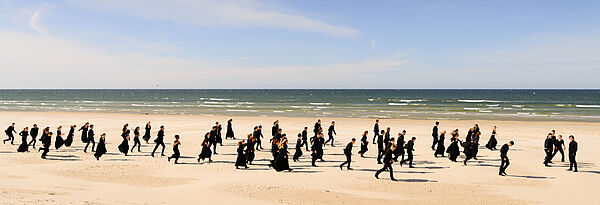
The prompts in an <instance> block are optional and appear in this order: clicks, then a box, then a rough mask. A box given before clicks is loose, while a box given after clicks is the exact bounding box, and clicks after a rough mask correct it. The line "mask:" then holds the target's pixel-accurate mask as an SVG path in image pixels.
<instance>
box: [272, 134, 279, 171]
mask: <svg viewBox="0 0 600 205" xmlns="http://www.w3.org/2000/svg"><path fill="white" fill-rule="evenodd" d="M278 143H279V140H278V139H276V138H273V139H271V156H273V160H271V166H273V165H275V159H277V153H278V152H279V144H278Z"/></svg>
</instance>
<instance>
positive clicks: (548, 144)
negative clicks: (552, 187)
mask: <svg viewBox="0 0 600 205" xmlns="http://www.w3.org/2000/svg"><path fill="white" fill-rule="evenodd" d="M553 150H554V141H553V140H552V133H548V136H547V137H546V140H545V141H544V152H546V158H545V159H544V166H547V167H549V166H550V165H548V163H550V160H551V159H552V151H553Z"/></svg>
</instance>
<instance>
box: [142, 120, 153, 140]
mask: <svg viewBox="0 0 600 205" xmlns="http://www.w3.org/2000/svg"><path fill="white" fill-rule="evenodd" d="M144 129H145V130H146V131H145V132H144V136H143V137H142V139H143V140H144V141H145V142H146V144H148V140H150V138H151V136H150V131H151V130H152V126H150V121H148V123H146V127H144Z"/></svg>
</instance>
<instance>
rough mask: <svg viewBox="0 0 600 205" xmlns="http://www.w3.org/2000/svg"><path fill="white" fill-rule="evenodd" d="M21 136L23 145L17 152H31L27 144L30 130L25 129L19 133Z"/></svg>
mask: <svg viewBox="0 0 600 205" xmlns="http://www.w3.org/2000/svg"><path fill="white" fill-rule="evenodd" d="M19 135H20V136H21V145H19V148H17V152H29V144H27V136H29V128H28V127H25V128H23V131H21V132H19Z"/></svg>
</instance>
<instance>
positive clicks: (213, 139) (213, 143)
mask: <svg viewBox="0 0 600 205" xmlns="http://www.w3.org/2000/svg"><path fill="white" fill-rule="evenodd" d="M217 129H218V128H217V126H213V127H212V129H211V130H210V132H209V133H210V135H209V137H208V139H209V142H210V145H209V146H212V147H213V152H212V153H213V154H219V153H217V143H218V140H217V137H218V136H217V135H218V134H217Z"/></svg>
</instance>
